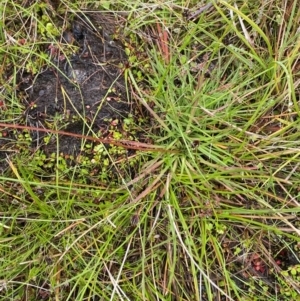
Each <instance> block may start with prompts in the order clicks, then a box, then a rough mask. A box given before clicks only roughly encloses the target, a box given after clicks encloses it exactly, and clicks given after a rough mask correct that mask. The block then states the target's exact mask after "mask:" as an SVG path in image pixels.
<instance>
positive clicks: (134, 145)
mask: <svg viewBox="0 0 300 301" xmlns="http://www.w3.org/2000/svg"><path fill="white" fill-rule="evenodd" d="M0 127H3V128H11V129H20V130H30V131H38V132H44V133H51V134H56V135H64V136H71V137H75V138H82V139H86V140H91V141H94V142H101V143H106V144H112V145H116V146H121V147H124V148H126V149H136V150H143V151H156V152H164V153H178V152H179V151H178V150H168V149H164V148H162V147H160V146H157V145H153V144H147V143H142V142H138V141H131V140H115V139H105V138H95V137H92V136H85V135H81V134H76V133H70V132H65V131H60V130H50V129H44V128H36V127H32V126H26V125H17V124H12V123H0Z"/></svg>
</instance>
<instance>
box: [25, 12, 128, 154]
mask: <svg viewBox="0 0 300 301" xmlns="http://www.w3.org/2000/svg"><path fill="white" fill-rule="evenodd" d="M114 25H115V20H114V19H113V18H110V17H107V16H103V15H101V14H97V15H89V16H88V17H82V18H80V19H79V18H77V19H76V20H75V21H73V23H72V24H71V28H70V29H69V30H66V31H65V32H64V33H63V34H62V37H61V42H62V44H61V45H62V49H63V50H64V51H65V53H64V52H63V51H62V49H59V48H58V47H56V46H51V45H50V46H49V47H48V49H46V51H48V52H49V53H50V54H51V56H52V57H53V65H55V67H54V66H51V67H49V66H47V67H46V68H45V70H43V71H41V72H40V73H39V74H38V75H37V76H35V77H33V76H28V75H23V76H22V77H21V81H22V83H21V85H20V88H21V89H22V90H24V91H26V92H27V93H28V101H27V108H26V111H25V117H26V122H27V125H30V126H33V127H38V126H40V124H43V125H46V124H47V126H46V127H49V126H50V127H52V128H57V129H58V128H59V129H63V130H64V131H67V132H71V133H78V134H85V133H89V134H91V131H89V129H88V128H89V127H90V130H91V129H92V130H93V131H95V132H96V133H99V135H100V136H102V137H103V135H105V133H106V130H107V128H108V127H109V125H110V124H111V122H112V121H117V123H118V124H121V122H122V120H123V119H124V118H125V117H126V116H127V115H128V113H129V112H130V111H131V109H132V104H131V102H130V99H128V94H127V92H126V87H125V80H124V76H123V70H124V67H123V66H124V65H125V62H126V55H125V52H124V49H123V47H122V45H121V44H120V43H119V42H118V41H116V40H114V39H113V38H112V36H113V34H114V30H115V28H114ZM73 46H74V47H73ZM71 49H75V50H76V51H75V52H72V53H71V54H70V55H68V56H67V55H66V53H67V52H68V51H71ZM38 136H39V139H41V137H42V136H43V135H38ZM33 138H35V139H34V140H37V135H35V136H34V137H33ZM40 142H41V141H39V143H40ZM80 145H81V141H80V140H79V139H75V138H74V139H73V138H70V137H67V136H61V137H60V140H59V152H62V153H64V154H74V153H78V151H79V150H80ZM55 149H56V141H54V143H53V145H52V144H51V143H50V144H49V143H48V144H47V146H46V150H47V151H48V152H49V151H50V152H51V151H53V150H55Z"/></svg>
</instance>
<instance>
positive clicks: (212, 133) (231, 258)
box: [0, 0, 300, 301]
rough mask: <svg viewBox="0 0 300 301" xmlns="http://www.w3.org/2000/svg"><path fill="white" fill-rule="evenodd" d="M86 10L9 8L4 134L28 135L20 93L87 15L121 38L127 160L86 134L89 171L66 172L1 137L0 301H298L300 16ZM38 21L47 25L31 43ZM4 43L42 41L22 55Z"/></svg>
mask: <svg viewBox="0 0 300 301" xmlns="http://www.w3.org/2000/svg"><path fill="white" fill-rule="evenodd" d="M16 5H17V4H15V6H16ZM81 5H82V6H79V4H78V6H76V5H75V7H74V4H72V5H71V4H70V3H67V2H65V3H64V4H61V5H60V6H59V7H56V6H55V4H53V7H50V8H45V10H43V7H44V6H43V4H42V3H40V2H38V3H37V4H35V6H34V5H33V6H27V7H23V8H22V9H20V13H19V14H18V15H17V16H14V15H13V14H12V12H13V8H14V6H13V3H10V2H7V3H6V6H7V9H6V10H4V11H3V12H2V14H3V16H4V18H3V20H4V23H3V25H4V26H3V30H2V41H1V43H2V47H1V49H2V50H1V53H0V56H2V57H3V58H4V57H5V60H4V61H3V62H4V63H3V67H2V68H3V70H5V71H6V72H4V74H6V75H7V76H8V78H9V80H8V81H7V80H6V79H4V78H2V80H1V82H2V87H3V88H2V98H3V101H2V106H1V114H2V113H3V115H2V116H4V117H3V121H4V122H6V123H7V124H20V123H21V122H22V121H23V119H22V118H21V116H22V112H23V107H22V106H23V105H22V96H23V95H22V93H21V94H20V93H18V91H16V89H15V88H16V87H15V85H14V84H16V81H17V78H18V73H19V72H21V70H23V69H24V68H25V69H26V66H29V65H32V64H34V65H35V64H36V63H37V58H38V57H42V56H43V54H42V53H43V51H41V50H40V48H39V47H40V43H44V42H45V43H46V42H47V43H48V39H51V37H52V36H56V30H54V27H53V26H58V27H57V28H58V29H59V28H62V27H60V26H63V25H59V22H58V23H56V21H55V22H54V20H56V18H57V19H59V17H58V16H62V15H64V14H66V15H67V13H69V12H72V13H73V14H77V15H78V14H81V13H82V10H83V9H87V8H90V6H91V5H93V10H98V11H99V10H101V11H106V10H108V11H109V12H110V13H112V12H113V14H115V15H116V16H118V20H121V21H122V22H124V23H122V24H125V26H124V30H123V31H119V32H115V35H116V36H118V38H119V39H122V40H123V44H124V45H125V47H126V50H125V52H126V53H127V55H128V61H129V63H128V64H127V66H124V69H123V72H124V76H125V78H126V88H127V95H130V96H131V97H132V99H134V102H135V109H134V110H135V116H134V118H131V117H130V116H129V117H128V119H126V120H125V121H124V125H123V126H122V130H120V128H118V127H117V125H116V124H114V123H111V124H110V125H111V128H110V130H111V132H110V137H112V138H113V139H114V141H115V140H121V139H122V138H124V135H125V138H129V139H128V140H130V141H131V144H130V146H131V147H132V149H133V150H131V151H127V150H126V151H125V150H124V147H122V146H120V145H110V146H108V145H107V144H105V146H104V144H102V143H98V144H96V145H94V144H93V143H90V144H89V141H88V142H86V140H85V139H84V138H85V137H84V135H85V132H82V133H83V134H82V135H81V139H82V141H83V142H82V147H85V151H86V157H83V156H82V157H78V158H77V161H76V160H75V158H71V159H72V160H73V159H74V160H73V161H72V162H73V163H72V164H70V163H69V162H67V161H68V159H69V158H68V157H66V156H65V155H64V154H60V152H59V148H57V151H56V153H55V154H54V156H53V157H51V156H50V157H46V156H45V154H44V153H43V152H41V151H40V150H39V149H38V148H33V147H32V146H31V144H30V142H31V141H30V138H31V137H32V136H30V135H29V136H28V132H26V131H24V132H23V133H20V130H19V129H15V128H14V129H12V128H9V126H7V127H6V128H5V129H3V130H2V132H1V134H2V139H1V144H0V147H1V150H2V151H5V157H6V161H7V162H8V163H7V164H8V167H7V168H3V173H2V176H0V181H1V186H0V193H1V199H2V203H1V204H2V205H1V210H0V211H1V212H2V213H1V222H0V226H1V228H0V229H1V230H0V231H1V238H0V240H1V256H0V258H1V261H2V264H1V265H2V269H1V271H0V296H1V298H2V299H3V300H5V299H7V298H11V299H16V300H18V299H24V298H27V299H28V300H35V299H51V300H61V299H63V300H243V301H246V300H259V301H263V300H283V301H284V300H291V299H292V300H298V299H299V295H300V287H299V274H300V272H299V262H300V259H299V258H300V252H299V248H300V238H299V234H300V231H299V219H298V215H299V184H300V183H299V158H298V156H299V145H298V144H299V142H298V141H299V140H300V139H299V134H298V132H299V131H298V128H299V103H298V99H299V95H300V92H299V84H300V81H299V78H300V77H299V72H300V68H299V47H300V42H299V41H300V40H299V28H298V27H299V26H298V24H299V18H300V15H299V4H298V3H297V2H296V1H286V2H284V3H282V2H280V3H279V2H277V1H275V0H274V1H269V2H268V3H264V2H261V3H260V2H259V1H257V2H255V1H254V2H253V3H244V1H236V2H231V1H218V2H212V4H211V5H206V3H198V2H197V3H192V2H186V3H185V2H176V1H175V2H174V3H171V4H170V3H168V2H166V3H158V2H153V3H147V2H145V3H143V2H138V3H137V2H131V1H126V2H125V1H124V2H123V1H119V3H117V4H108V3H106V4H105V5H104V6H102V7H101V6H100V7H98V6H97V7H95V5H96V4H95V3H93V4H91V3H88V2H85V3H81ZM38 6H40V8H39V9H40V11H43V15H46V14H48V16H49V19H47V20H46V21H45V24H46V25H45V24H44V23H43V24H44V27H43V28H44V29H45V31H43V30H41V29H40V28H39V27H38V26H37V27H35V28H36V31H35V32H33V31H32V30H33V29H32V28H33V27H34V26H35V25H36V24H35V23H34V20H35V18H32V17H29V16H30V14H29V13H30V12H31V13H32V12H34V9H36V7H38ZM55 10H57V11H58V13H56V12H55ZM36 11H38V10H36ZM26 16H27V17H26ZM26 18H27V19H26ZM36 19H38V20H40V19H41V20H43V18H42V17H40V16H38V15H37V17H36ZM121 21H120V22H121ZM26 22H27V23H26ZM28 22H29V23H28ZM40 22H42V21H39V22H37V24H41V23H40ZM48 23H50V24H53V26H50V25H47V24H48ZM18 24H31V25H32V26H31V27H30V28H31V30H27V31H26V30H25V29H24V28H25V26H23V27H24V28H22V27H21V29H19V27H18ZM56 24H58V25H56ZM47 26H48V27H49V26H50V27H51V28H50V27H49V28H50V32H51V35H47V32H49V31H47V28H48V27H47ZM16 28H17V29H16ZM7 32H10V36H12V37H14V39H15V40H17V36H18V35H20V37H22V38H23V39H26V40H29V39H34V40H32V43H31V44H30V46H29V49H28V50H26V49H27V48H26V47H27V46H25V45H24V44H22V45H20V44H18V43H12V42H11V39H9V38H8V35H5V33H7ZM33 33H35V34H33ZM22 35H25V37H23V36H22ZM24 49H25V50H24ZM29 50H30V51H29ZM39 51H40V52H39ZM37 54H38V55H37ZM44 63H48V64H52V60H51V58H49V57H48V58H47V59H46V60H45V61H44V62H43V64H44ZM43 64H42V65H43ZM35 66H36V68H37V70H38V69H39V68H40V67H41V66H40V65H39V64H37V65H35ZM7 70H11V73H9V72H8V71H7ZM30 72H32V73H36V72H37V71H36V70H34V69H31V70H30ZM2 76H4V75H2ZM24 97H25V96H24ZM79 115H80V114H79ZM79 117H80V118H81V116H79ZM80 118H79V119H80ZM110 122H112V121H110ZM120 122H123V121H120ZM85 126H86V128H88V129H89V130H90V132H92V130H91V129H90V128H89V125H88V124H87V122H86V124H85ZM12 130H14V131H15V133H16V134H15V135H14V134H13V133H12ZM131 133H132V134H133V136H132V137H131V136H130V135H131ZM48 134H49V135H51V134H52V135H53V134H54V136H55V137H56V139H57V141H58V142H57V145H58V146H59V135H58V132H53V129H52V132H51V130H50V131H49V133H48ZM16 135H19V136H17V139H16ZM26 135H27V136H26ZM49 139H50V138H49ZM4 142H5V143H4ZM20 142H23V144H22V143H20ZM133 142H134V143H133ZM20 144H21V145H22V147H21V146H20ZM29 145H30V146H29ZM123 146H126V145H125V144H124V145H123ZM127 146H128V145H127ZM133 146H134V148H133ZM102 152H105V156H100V155H99V153H102ZM28 158H29V160H28ZM130 159H132V160H130ZM26 160H28V161H30V162H29V163H28V161H27V162H26ZM2 162H3V164H4V162H5V161H4V160H2ZM47 164H50V165H47ZM130 164H131V166H130V168H128V166H129V165H130ZM123 168H124V169H123ZM126 168H127V169H126ZM106 170H111V173H110V175H109V176H108V177H105V175H106Z"/></svg>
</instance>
